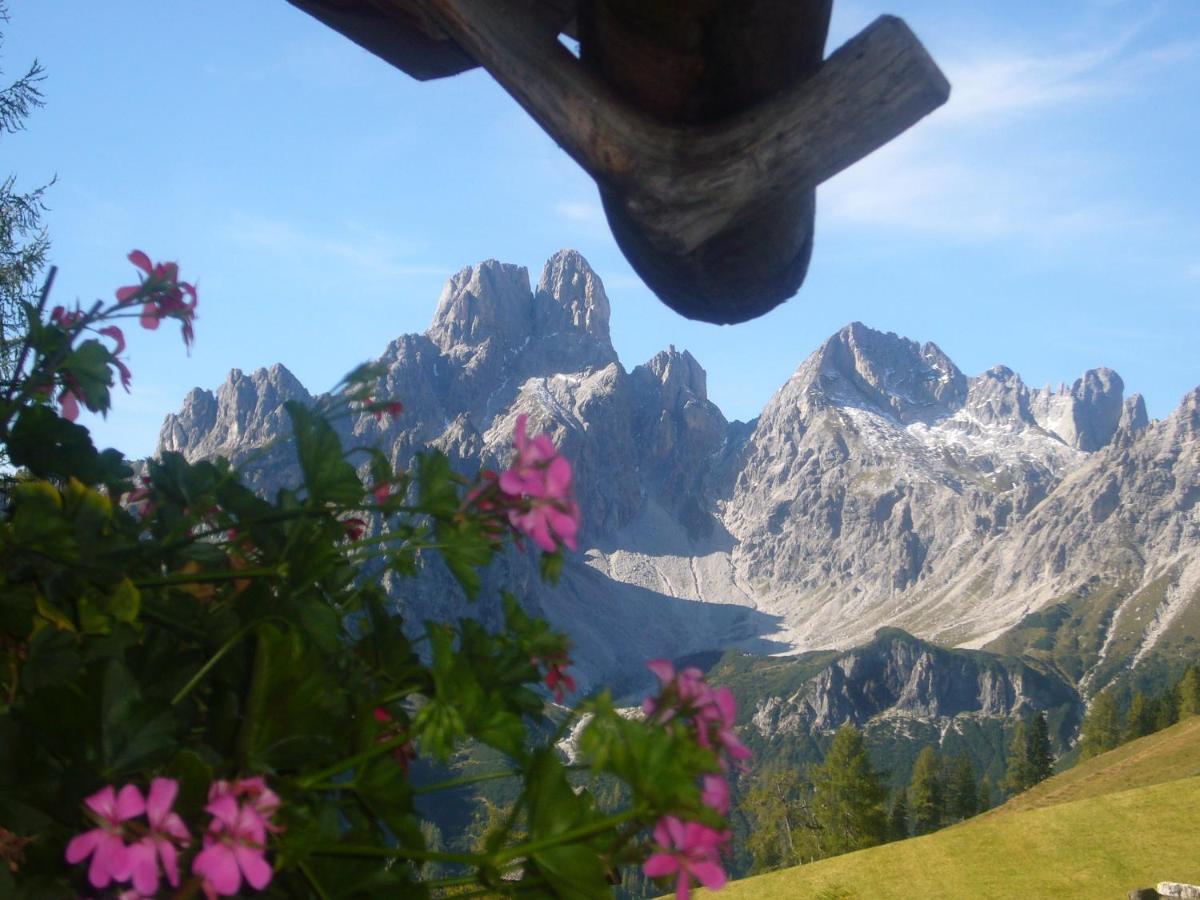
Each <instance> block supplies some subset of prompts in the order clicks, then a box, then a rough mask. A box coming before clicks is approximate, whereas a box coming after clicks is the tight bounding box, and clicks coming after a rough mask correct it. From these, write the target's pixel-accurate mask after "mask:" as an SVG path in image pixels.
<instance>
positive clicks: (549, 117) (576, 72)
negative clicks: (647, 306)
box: [377, 0, 949, 322]
mask: <svg viewBox="0 0 1200 900" xmlns="http://www.w3.org/2000/svg"><path fill="white" fill-rule="evenodd" d="M377 2H380V3H386V2H394V0H377ZM410 2H413V3H416V4H417V5H419V6H420V7H421V8H422V9H423V10H424V11H425V12H426V13H427V14H428V15H429V16H430V18H432V19H434V20H436V21H437V22H438V23H439V24H440V25H441V27H442V28H443V29H444V30H445V31H446V33H447V34H449V35H451V36H452V37H453V39H454V40H455V42H456V43H458V44H459V46H461V47H462V48H463V49H464V50H466V51H467V52H468V53H470V54H471V55H472V56H473V57H474V58H475V59H476V60H478V61H479V62H480V63H481V64H482V65H483V66H484V67H485V68H486V69H487V70H488V71H489V73H491V75H492V76H493V77H494V78H495V79H496V80H497V81H498V82H499V83H500V84H501V85H502V86H503V87H504V88H505V89H506V90H507V91H508V92H509V93H510V94H511V95H512V96H513V97H514V98H515V99H516V100H517V101H518V102H519V103H520V104H521V105H522V106H523V107H524V108H525V109H526V111H527V112H529V114H530V115H531V116H533V118H534V119H535V120H537V121H538V123H539V124H540V125H541V126H542V127H543V128H544V129H545V130H546V131H547V133H549V134H550V135H551V136H552V137H553V138H554V139H555V140H556V141H557V142H558V143H559V145H560V146H562V147H563V149H564V150H566V152H567V153H569V154H570V155H571V156H572V157H573V158H574V159H575V160H576V161H577V162H578V163H579V164H580V165H581V166H583V168H584V169H585V170H587V171H588V173H589V174H591V175H592V177H593V178H595V180H596V182H597V183H598V185H599V186H600V189H601V196H602V198H603V200H604V204H605V209H606V211H607V213H608V216H609V221H610V224H612V226H613V230H614V235H615V236H616V237H617V240H618V241H619V242H620V243H621V246H622V249H623V250H624V251H625V252H626V255H627V256H629V258H630V261H631V263H632V264H633V265H634V267H635V268H636V269H637V270H638V272H639V274H641V275H642V276H643V277H644V278H645V279H646V280H647V283H648V284H649V285H650V286H651V288H653V289H654V290H655V291H656V293H658V295H659V296H660V298H662V299H663V300H664V302H666V303H668V305H671V306H672V307H673V308H676V309H679V310H680V311H681V312H683V313H684V314H685V315H690V316H693V317H696V318H703V319H706V320H708V321H718V322H734V321H743V320H744V319H747V318H752V317H754V316H756V315H761V314H762V312H765V311H766V310H767V309H770V308H771V307H773V306H775V305H777V304H778V303H780V302H782V301H783V300H784V299H787V297H790V296H791V295H792V294H793V293H795V291H796V289H797V288H798V287H799V285H800V282H801V281H802V280H803V277H804V273H805V270H806V268H807V260H808V254H809V253H810V252H811V247H812V207H813V201H812V195H811V191H812V189H813V188H814V187H815V186H816V185H817V184H819V183H820V182H822V181H824V180H826V179H828V178H829V177H831V176H832V175H834V174H836V173H837V172H839V171H841V170H842V169H845V168H846V167H847V166H850V165H852V164H853V163H854V162H857V161H858V160H859V159H862V158H863V157H864V156H866V155H867V154H869V153H871V152H872V151H873V150H875V149H877V148H878V147H880V146H882V145H883V144H885V143H887V142H888V141H889V140H891V139H892V138H894V137H896V136H897V135H899V134H900V133H902V132H903V131H905V130H906V129H907V128H909V127H911V126H912V125H913V124H915V123H916V122H917V121H918V120H920V119H921V118H922V117H923V116H925V115H927V114H928V113H930V112H932V111H933V110H934V109H936V108H937V107H938V106H940V105H941V104H942V103H944V102H945V101H946V99H947V97H948V96H949V84H948V82H947V81H946V79H945V77H944V76H943V75H942V73H941V72H940V71H939V70H938V68H937V66H936V65H935V64H934V63H933V61H932V60H931V59H930V57H929V55H928V54H927V53H926V52H925V49H924V48H923V47H922V46H921V44H920V42H919V41H918V40H917V39H916V37H915V36H914V35H913V34H912V32H911V31H910V30H909V29H908V27H907V26H906V25H905V24H904V23H903V22H902V21H901V20H899V19H896V18H893V17H889V16H884V17H881V18H879V19H877V20H876V21H875V22H874V23H872V24H871V25H870V26H868V28H866V29H865V30H864V31H863V32H861V33H860V34H859V35H858V36H857V37H855V38H853V39H852V40H850V41H849V42H847V43H846V44H845V45H844V46H843V47H842V48H841V49H839V50H838V51H837V52H836V53H834V54H833V55H832V56H831V57H830V58H829V59H827V60H826V61H825V62H824V63H823V64H822V65H821V66H820V67H819V69H817V71H816V72H815V73H813V74H812V75H811V76H810V77H807V78H805V79H803V80H800V81H798V82H796V83H795V84H793V85H791V86H790V87H788V88H786V89H785V90H783V91H780V92H778V93H777V94H775V95H774V96H772V97H770V98H769V99H766V100H764V101H763V102H761V103H758V104H756V105H754V106H753V107H751V108H750V109H748V110H745V111H744V112H741V113H739V114H735V115H732V116H727V117H725V118H722V119H720V120H718V121H716V122H713V123H710V124H705V125H699V126H697V125H682V126H681V125H673V124H664V123H663V122H662V121H660V120H659V119H657V118H656V117H654V116H650V115H647V114H645V113H644V112H642V111H641V110H639V109H637V108H636V107H635V106H633V105H631V104H629V103H628V102H626V101H625V100H623V99H622V98H621V97H620V96H618V95H617V94H616V93H615V92H614V91H613V90H612V88H611V87H610V86H609V85H608V84H607V83H606V82H605V81H604V80H603V79H602V78H601V77H599V76H598V75H596V74H595V73H594V72H592V71H589V70H588V68H587V67H586V66H584V65H583V64H581V63H580V62H579V61H578V60H576V59H575V58H574V57H572V56H571V55H570V54H569V53H568V52H567V51H566V50H565V49H564V48H563V47H562V46H561V45H559V44H558V42H557V41H552V40H547V39H546V37H545V34H544V32H542V31H540V30H539V29H537V28H536V27H533V26H532V25H531V24H530V20H529V17H528V15H524V14H522V8H523V7H525V6H526V4H524V3H521V2H518V0H507V2H503V0H410ZM581 37H584V38H586V32H584V33H583V34H581ZM788 204H791V206H792V208H794V210H795V215H793V216H792V217H791V220H789V221H788V222H785V223H783V224H782V225H781V224H780V223H779V222H777V221H775V217H776V215H777V214H778V211H779V210H780V209H784V208H786V207H787V205H788Z"/></svg>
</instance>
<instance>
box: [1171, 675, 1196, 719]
mask: <svg viewBox="0 0 1200 900" xmlns="http://www.w3.org/2000/svg"><path fill="white" fill-rule="evenodd" d="M1177 691H1178V694H1179V718H1180V719H1186V718H1187V717H1188V716H1195V715H1200V670H1197V668H1196V666H1188V670H1187V671H1186V672H1184V673H1183V678H1181V679H1180V681H1179V686H1178V688H1177Z"/></svg>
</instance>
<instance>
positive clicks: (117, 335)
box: [100, 325, 125, 356]
mask: <svg viewBox="0 0 1200 900" xmlns="http://www.w3.org/2000/svg"><path fill="white" fill-rule="evenodd" d="M100 333H101V334H103V335H107V336H108V337H110V338H112V339H113V340H114V341H116V342H117V349H116V350H114V351H113V356H119V355H120V354H122V353H124V352H125V334H124V333H123V332H122V331H121V329H120V328H118V327H117V326H116V325H109V326H108V327H107V328H101V329H100Z"/></svg>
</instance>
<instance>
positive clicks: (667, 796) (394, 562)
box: [0, 297, 725, 897]
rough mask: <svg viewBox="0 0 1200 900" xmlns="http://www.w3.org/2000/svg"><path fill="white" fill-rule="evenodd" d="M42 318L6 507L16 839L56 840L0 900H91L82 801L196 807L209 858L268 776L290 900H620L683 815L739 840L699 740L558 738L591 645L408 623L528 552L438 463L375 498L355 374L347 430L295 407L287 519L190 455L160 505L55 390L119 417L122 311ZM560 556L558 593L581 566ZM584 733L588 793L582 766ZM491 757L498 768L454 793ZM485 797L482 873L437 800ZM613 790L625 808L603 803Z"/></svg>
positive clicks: (515, 629) (5, 391)
mask: <svg viewBox="0 0 1200 900" xmlns="http://www.w3.org/2000/svg"><path fill="white" fill-rule="evenodd" d="M44 300H45V298H44V297H43V298H42V302H41V303H40V305H39V306H37V307H36V308H35V307H29V309H28V312H29V315H30V328H29V330H28V335H27V336H26V337H27V339H26V340H25V341H23V342H22V344H21V352H20V358H21V359H22V360H23V362H22V366H21V367H20V370H19V371H17V372H16V373H15V375H14V377H11V378H9V379H7V380H4V381H2V382H0V446H3V447H5V448H6V449H7V450H8V451H9V452H11V454H12V459H13V461H14V462H15V463H16V464H18V465H20V466H22V467H23V469H22V471H21V472H20V473H19V474H18V477H17V478H16V479H15V480H14V482H13V483H12V485H11V486H10V489H9V490H8V491H7V492H6V493H5V494H4V495H3V497H0V500H2V502H3V504H4V505H3V508H2V509H0V838H2V839H3V840H4V841H6V842H12V841H17V842H20V841H24V840H26V839H30V840H32V839H33V838H35V837H36V840H35V841H33V843H31V844H29V845H28V847H29V849H28V850H27V852H25V854H24V856H23V858H22V859H21V861H20V863H19V865H17V866H16V868H15V869H12V870H9V869H8V867H6V866H0V871H3V872H4V874H3V878H4V879H6V882H0V892H4V893H5V895H6V896H7V895H8V894H11V893H13V892H14V891H15V892H16V894H17V895H18V896H28V897H35V896H36V897H41V896H55V897H57V896H74V895H78V893H79V892H80V891H82V890H85V885H86V880H85V879H86V867H83V866H76V867H69V866H67V865H65V863H64V862H63V851H64V846H65V844H66V842H67V841H68V840H69V839H70V838H71V836H72V835H74V834H77V833H79V832H82V831H84V830H86V829H87V828H88V827H89V820H88V818H87V816H86V815H85V814H84V813H83V809H82V806H81V803H82V801H83V799H84V798H85V797H87V796H89V795H91V794H93V793H94V792H96V791H97V790H99V789H100V788H102V787H104V786H105V785H109V784H113V785H122V784H134V785H137V786H139V787H141V788H143V789H144V788H145V787H146V786H147V785H148V784H149V783H150V781H151V779H153V778H156V777H169V778H174V779H176V780H178V782H179V784H180V794H179V799H178V802H177V804H176V810H177V811H178V812H179V813H180V814H181V815H182V816H184V818H185V820H187V821H189V823H191V825H192V833H193V835H195V834H197V833H198V832H199V830H200V829H201V828H202V827H203V825H204V823H205V820H204V818H203V816H204V812H203V809H204V806H205V803H206V797H207V792H208V790H209V787H210V785H211V784H212V783H213V782H214V781H215V780H216V779H223V780H235V779H239V778H246V777H249V776H262V777H265V778H266V779H267V780H268V781H269V784H270V786H271V789H272V790H274V791H276V792H277V793H278V794H279V796H280V798H281V804H280V807H279V811H278V819H277V821H278V823H279V824H280V825H281V826H282V828H281V830H280V831H278V833H275V834H272V836H271V837H270V839H269V851H270V853H271V854H272V862H273V866H274V875H273V879H272V881H271V885H270V891H271V892H273V893H274V894H275V895H277V896H288V897H310V896H318V897H361V896H425V895H428V893H429V892H430V891H442V890H449V889H452V888H454V889H456V888H458V887H461V886H463V885H473V886H474V888H476V889H481V890H488V891H492V892H495V893H496V894H509V893H517V892H519V893H521V894H522V895H523V896H524V895H528V896H572V897H601V896H608V880H607V872H609V871H610V870H613V869H616V868H618V867H621V866H626V867H629V866H636V865H637V864H639V863H640V862H641V861H642V860H643V859H644V858H645V856H646V855H647V853H648V852H649V850H650V848H649V846H648V843H647V841H646V840H645V839H644V838H643V837H641V835H643V834H644V833H645V832H646V831H647V829H648V828H649V827H651V826H653V824H654V823H655V821H656V820H657V819H659V818H660V817H661V816H663V815H666V814H671V815H675V816H679V817H681V818H683V819H685V820H688V821H695V822H702V823H705V824H708V825H710V826H712V827H714V828H720V829H724V827H725V823H724V822H723V820H722V818H721V817H720V816H718V815H717V814H716V813H715V812H714V811H713V810H712V809H709V808H708V807H706V806H705V805H704V804H703V803H702V801H701V794H700V790H699V785H698V781H699V778H700V776H701V775H703V774H706V773H714V772H717V771H720V769H719V765H718V762H717V759H716V757H715V755H714V753H713V752H712V751H710V750H707V749H705V748H704V747H702V746H700V745H699V744H698V742H697V741H696V739H695V736H694V734H691V733H689V732H688V731H687V730H685V729H681V728H678V727H675V726H674V725H673V724H671V723H667V724H662V723H656V722H653V721H649V722H648V721H643V720H638V719H631V718H626V717H624V716H622V715H620V714H619V713H618V712H617V710H616V709H615V707H614V706H613V703H612V699H611V697H610V696H609V695H608V694H607V693H600V694H598V695H597V696H595V697H593V698H591V699H589V700H587V701H585V702H583V703H582V704H580V705H579V706H578V707H576V708H575V709H572V710H568V711H567V712H565V713H564V712H562V711H561V708H558V709H556V710H555V711H554V712H553V714H551V713H550V712H549V711H548V709H547V705H546V703H545V699H544V698H545V692H544V690H543V683H542V682H543V677H544V676H543V667H544V666H545V662H544V661H546V660H556V661H558V662H557V663H556V665H567V664H569V659H568V658H567V655H566V654H567V651H568V645H567V640H566V638H565V637H564V636H563V635H561V634H558V633H556V632H554V631H553V630H552V629H551V628H550V627H549V625H548V624H547V623H545V622H544V621H541V620H539V619H536V618H533V617H531V616H529V615H528V614H527V613H526V612H525V611H524V609H523V608H522V606H521V604H520V603H519V602H518V601H517V599H516V598H515V597H513V596H511V595H507V594H506V595H503V597H502V598H501V607H502V610H503V623H502V627H500V628H499V629H498V630H495V631H492V630H488V629H486V628H484V627H483V625H481V624H480V622H479V621H477V620H475V619H472V618H463V619H460V620H458V621H456V622H435V621H430V622H425V623H423V627H420V628H418V627H414V623H405V622H403V621H401V619H400V618H399V617H398V616H397V615H395V613H394V612H393V611H392V610H391V609H389V607H388V603H387V599H386V597H385V596H384V595H383V594H382V592H381V591H380V590H379V588H377V587H376V586H375V584H376V583H377V582H378V580H379V578H380V576H381V575H383V574H385V573H391V574H392V575H395V576H402V577H406V576H411V575H413V574H414V573H415V571H416V559H417V557H418V556H419V555H424V554H434V553H436V554H438V555H439V556H440V557H441V558H442V559H443V560H444V561H445V562H446V563H447V565H448V566H449V569H450V571H451V572H453V573H454V574H455V575H456V576H457V577H458V579H459V581H460V582H461V583H462V585H463V587H464V589H465V590H466V591H467V592H468V593H469V594H471V595H474V594H476V593H478V591H479V586H480V584H481V579H480V577H479V572H478V569H479V567H482V566H485V565H487V564H488V563H489V562H490V561H491V560H492V559H493V557H494V556H495V555H496V554H497V553H499V552H501V551H503V550H504V549H505V548H506V547H507V546H508V545H509V544H510V543H511V538H512V535H511V532H509V531H508V530H507V518H506V517H505V516H504V515H503V513H500V512H497V511H496V510H495V509H489V508H481V506H480V505H476V504H474V503H473V501H472V497H474V496H476V494H475V493H474V492H475V491H476V490H477V489H478V488H479V486H480V484H479V482H472V481H470V480H468V479H465V478H463V477H462V476H460V475H458V474H456V473H454V471H453V470H452V469H451V467H450V465H449V461H448V460H447V459H446V457H445V456H444V455H443V454H440V453H438V452H437V451H432V450H431V451H426V452H424V453H423V454H421V455H420V456H419V457H418V459H417V462H416V464H415V467H414V471H412V472H395V471H392V470H391V468H390V466H388V465H387V463H386V460H385V459H383V458H382V455H381V454H378V453H368V454H367V457H368V461H367V463H366V464H365V466H364V468H365V469H367V470H368V471H369V478H370V480H369V482H367V483H364V480H363V477H362V475H360V472H359V469H357V468H356V467H355V465H354V464H352V463H351V461H350V460H351V459H361V458H362V456H361V453H360V451H358V450H357V448H356V449H355V450H353V451H347V450H346V449H345V448H343V446H342V444H341V441H340V439H339V437H338V432H337V430H336V429H335V428H334V427H333V425H332V424H331V418H332V417H333V416H336V415H344V414H346V413H348V412H349V411H352V410H356V409H359V408H360V407H361V406H362V405H363V404H365V403H366V402H367V399H366V398H369V397H370V396H371V391H372V390H373V387H372V385H371V384H368V383H367V382H366V381H365V380H364V379H369V378H373V377H375V374H376V373H374V372H373V371H372V370H370V369H367V368H364V369H360V370H356V372H355V373H352V374H351V375H350V376H349V377H348V378H347V379H346V382H345V384H344V386H343V389H342V391H341V393H340V394H339V395H337V396H336V397H335V398H334V400H333V401H332V402H331V403H330V404H329V405H328V406H326V407H323V408H309V407H305V406H302V405H300V404H294V403H293V404H288V405H287V412H288V415H289V417H290V419H291V423H292V435H291V441H290V445H289V449H290V450H291V451H292V452H294V454H295V459H296V463H297V466H298V469H299V471H300V472H301V473H302V481H301V483H300V484H297V485H292V486H288V487H284V488H282V489H280V490H279V491H278V492H277V493H276V495H275V496H274V497H269V498H268V497H262V496H258V495H256V494H255V493H253V492H252V491H250V490H249V489H248V488H247V487H245V485H244V484H243V483H242V481H241V479H240V477H239V474H238V472H237V471H236V470H235V469H234V468H233V467H232V466H231V465H230V464H229V463H228V462H226V461H224V460H213V461H201V462H189V461H188V460H186V459H185V458H183V457H182V456H181V455H179V454H174V453H165V454H164V455H163V456H162V458H161V459H158V460H154V461H150V462H148V463H147V464H146V465H145V467H144V470H143V472H142V473H139V479H138V482H137V483H136V490H135V482H134V481H133V480H132V475H133V471H132V469H131V468H130V467H129V466H128V465H126V464H125V462H124V461H123V460H122V459H121V457H120V455H119V454H117V453H116V452H115V451H106V452H105V453H99V452H97V451H96V449H95V447H94V446H93V445H92V443H91V439H90V436H89V435H88V432H87V431H86V429H83V428H81V427H79V426H76V425H73V424H71V423H69V422H66V421H64V420H63V419H62V418H60V417H59V416H58V415H56V414H55V412H54V411H53V409H52V408H51V407H50V406H49V405H47V404H48V402H49V401H50V400H53V399H54V396H53V395H54V391H44V390H41V389H40V388H39V389H34V387H35V386H38V385H53V386H55V387H56V388H61V387H63V386H64V385H69V386H70V387H71V389H72V390H74V391H75V392H76V393H77V395H78V396H79V397H80V398H81V401H82V402H83V403H84V404H85V405H87V406H89V407H91V408H94V409H107V408H108V405H109V402H110V390H111V387H112V384H113V380H114V379H113V370H114V368H115V365H116V363H115V357H114V356H113V354H111V353H110V352H109V351H108V350H106V349H104V346H103V345H102V344H100V343H99V342H97V341H94V340H90V339H89V340H82V341H81V340H80V338H81V335H82V334H83V333H84V332H85V331H88V330H92V331H94V330H96V326H97V325H99V324H100V323H101V322H102V321H104V319H105V317H106V316H110V315H119V314H121V313H120V309H119V308H118V307H108V308H104V307H103V305H102V304H97V306H96V308H95V309H94V310H93V311H92V312H91V313H87V314H83V315H82V316H81V318H80V319H79V320H78V321H75V322H74V323H73V324H68V325H63V324H61V322H60V323H58V324H55V323H52V322H43V321H41V318H42V317H43V315H44V306H45V303H44ZM64 379H69V380H68V381H64ZM372 402H374V401H372ZM368 408H369V407H368ZM356 454H357V455H356ZM379 484H387V485H390V486H391V488H392V493H391V494H389V495H388V496H387V497H385V498H383V499H380V498H379V495H378V494H376V493H375V491H374V488H375V487H376V486H378V485H379ZM368 526H370V527H371V536H370V537H364V535H365V533H366V530H367V528H368ZM547 556H548V557H550V558H551V559H552V560H555V562H552V563H551V564H550V565H549V571H550V574H553V572H554V570H555V567H556V565H560V564H561V555H560V554H547ZM368 573H369V574H368ZM585 715H586V716H588V717H589V722H588V724H587V726H586V728H583V729H582V733H581V735H580V738H579V752H580V759H581V761H582V762H581V766H582V767H583V770H582V771H577V769H578V767H576V768H569V767H567V766H566V765H565V764H564V763H563V762H562V761H561V759H560V756H559V753H558V751H557V750H556V745H557V743H558V742H559V741H560V740H561V739H562V737H563V736H564V735H565V734H566V733H567V732H568V731H570V730H571V729H572V728H573V727H574V726H575V725H577V724H578V723H579V721H580V719H581V717H583V716H585ZM465 748H482V752H484V753H486V754H488V755H489V758H490V759H492V760H493V761H495V763H496V765H497V766H498V768H492V769H491V770H490V771H485V772H479V773H475V774H472V775H470V776H466V777H465V780H464V777H463V776H457V777H449V778H446V779H445V780H443V781H440V782H439V781H438V780H437V778H431V777H428V775H429V773H430V772H432V771H435V770H441V771H445V769H444V768H443V767H442V765H441V764H448V763H449V762H450V761H451V760H453V759H455V758H456V757H458V756H459V755H461V754H462V753H463V752H464V749H465ZM414 758H416V760H417V761H418V762H414ZM418 763H419V764H418ZM418 769H419V770H420V771H421V772H423V773H425V775H426V776H427V777H424V778H418V777H417V776H416V774H415V773H416V772H417V771H418ZM472 780H479V781H504V782H505V783H506V784H507V785H509V793H510V796H511V802H510V803H508V804H506V805H505V806H504V807H503V808H502V809H500V810H498V811H489V812H487V813H486V818H485V819H484V820H483V822H482V824H481V826H480V833H479V841H478V842H476V844H475V845H474V846H472V847H467V848H465V849H464V850H463V851H462V852H459V851H458V850H447V849H445V848H444V847H443V846H442V843H443V836H442V834H441V833H440V831H439V830H438V829H437V828H435V827H433V825H432V823H431V822H430V821H429V820H428V818H427V817H426V816H425V815H424V814H423V812H422V809H423V806H422V802H420V801H419V798H422V797H428V796H430V795H433V796H434V797H437V796H442V795H443V794H444V793H449V794H453V793H454V792H455V791H458V790H460V789H461V788H462V787H463V786H464V785H465V784H467V783H469V782H470V781H472ZM599 784H609V785H611V784H616V785H617V787H616V789H615V796H617V797H618V798H620V800H619V802H617V803H605V804H600V803H598V802H597V801H596V799H595V798H596V794H595V793H594V790H593V789H594V788H595V787H596V786H597V785H599ZM198 845H199V841H197V840H193V844H192V848H191V849H190V850H188V851H185V858H184V863H185V865H184V873H185V878H188V879H190V880H187V881H185V883H184V885H183V886H182V888H181V890H182V891H183V892H184V894H185V895H194V894H197V893H198V892H199V891H200V887H201V886H200V884H199V881H198V879H196V878H192V877H191V875H190V870H188V869H187V864H188V863H190V861H191V856H190V854H191V853H194V852H195V850H196V849H198ZM5 846H8V844H6V845H5ZM21 846H24V845H21ZM10 889H11V890H10Z"/></svg>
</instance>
